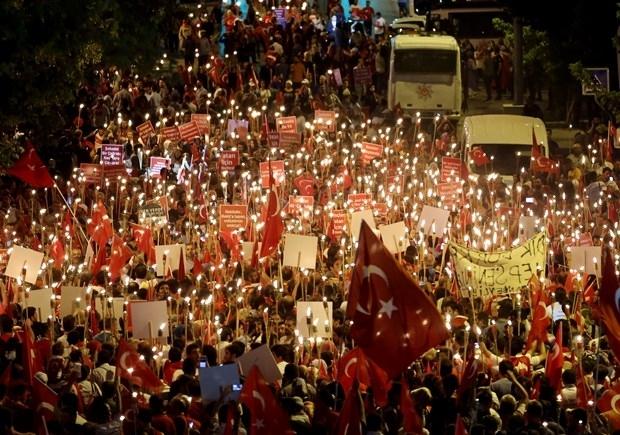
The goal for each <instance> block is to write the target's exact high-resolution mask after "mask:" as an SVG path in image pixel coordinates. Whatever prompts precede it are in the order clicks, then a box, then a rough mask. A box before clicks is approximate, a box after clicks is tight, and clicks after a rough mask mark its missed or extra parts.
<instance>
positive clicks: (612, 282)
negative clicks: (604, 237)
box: [584, 250, 620, 360]
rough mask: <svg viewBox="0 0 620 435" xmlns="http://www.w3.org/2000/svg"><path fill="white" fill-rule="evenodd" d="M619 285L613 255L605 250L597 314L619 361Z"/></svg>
mask: <svg viewBox="0 0 620 435" xmlns="http://www.w3.org/2000/svg"><path fill="white" fill-rule="evenodd" d="M618 287H620V285H618V276H617V275H616V265H615V263H614V256H613V254H612V253H611V252H610V251H608V250H606V251H605V258H604V260H603V278H602V280H601V289H600V291H599V298H600V300H599V307H598V310H599V313H600V316H601V319H602V320H603V323H604V325H605V331H606V336H607V341H608V342H609V346H610V347H611V350H612V351H613V353H614V356H615V357H616V359H619V360H620V308H619V307H618V299H619V297H620V288H618ZM584 299H585V294H584Z"/></svg>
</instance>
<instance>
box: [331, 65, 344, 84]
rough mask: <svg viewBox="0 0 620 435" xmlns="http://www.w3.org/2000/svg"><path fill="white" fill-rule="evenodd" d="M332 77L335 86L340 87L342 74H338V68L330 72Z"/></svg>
mask: <svg viewBox="0 0 620 435" xmlns="http://www.w3.org/2000/svg"><path fill="white" fill-rule="evenodd" d="M332 73H333V75H334V82H336V86H338V87H340V86H342V73H341V72H340V68H336V69H334V70H333V71H332Z"/></svg>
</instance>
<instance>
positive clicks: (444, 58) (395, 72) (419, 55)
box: [388, 34, 462, 118]
mask: <svg viewBox="0 0 620 435" xmlns="http://www.w3.org/2000/svg"><path fill="white" fill-rule="evenodd" d="M461 101H462V90H461V56H460V51H459V45H458V43H457V42H456V39H454V38H453V37H452V36H447V35H435V34H401V35H396V36H394V37H393V38H392V49H391V55H390V74H389V81H388V106H389V108H390V109H394V108H395V107H396V106H400V108H401V109H402V110H404V111H407V112H420V113H421V115H422V117H429V116H431V117H434V116H435V115H436V114H442V115H446V116H448V117H450V118H458V117H459V116H460V112H461Z"/></svg>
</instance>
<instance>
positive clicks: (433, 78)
mask: <svg viewBox="0 0 620 435" xmlns="http://www.w3.org/2000/svg"><path fill="white" fill-rule="evenodd" d="M456 59H457V57H456V52H455V51H452V50H438V49H427V48H415V49H413V48H412V49H402V50H395V51H394V78H395V79H396V80H403V81H422V82H426V83H441V84H451V83H452V80H453V79H454V75H455V74H456Z"/></svg>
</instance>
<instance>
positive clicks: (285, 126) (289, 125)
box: [276, 116, 297, 133]
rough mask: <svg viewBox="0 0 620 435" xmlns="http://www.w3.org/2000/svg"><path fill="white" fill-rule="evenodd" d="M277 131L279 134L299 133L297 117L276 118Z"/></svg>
mask: <svg viewBox="0 0 620 435" xmlns="http://www.w3.org/2000/svg"><path fill="white" fill-rule="evenodd" d="M276 131H277V132H278V133H297V118H296V117H295V116H282V117H280V118H276Z"/></svg>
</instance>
